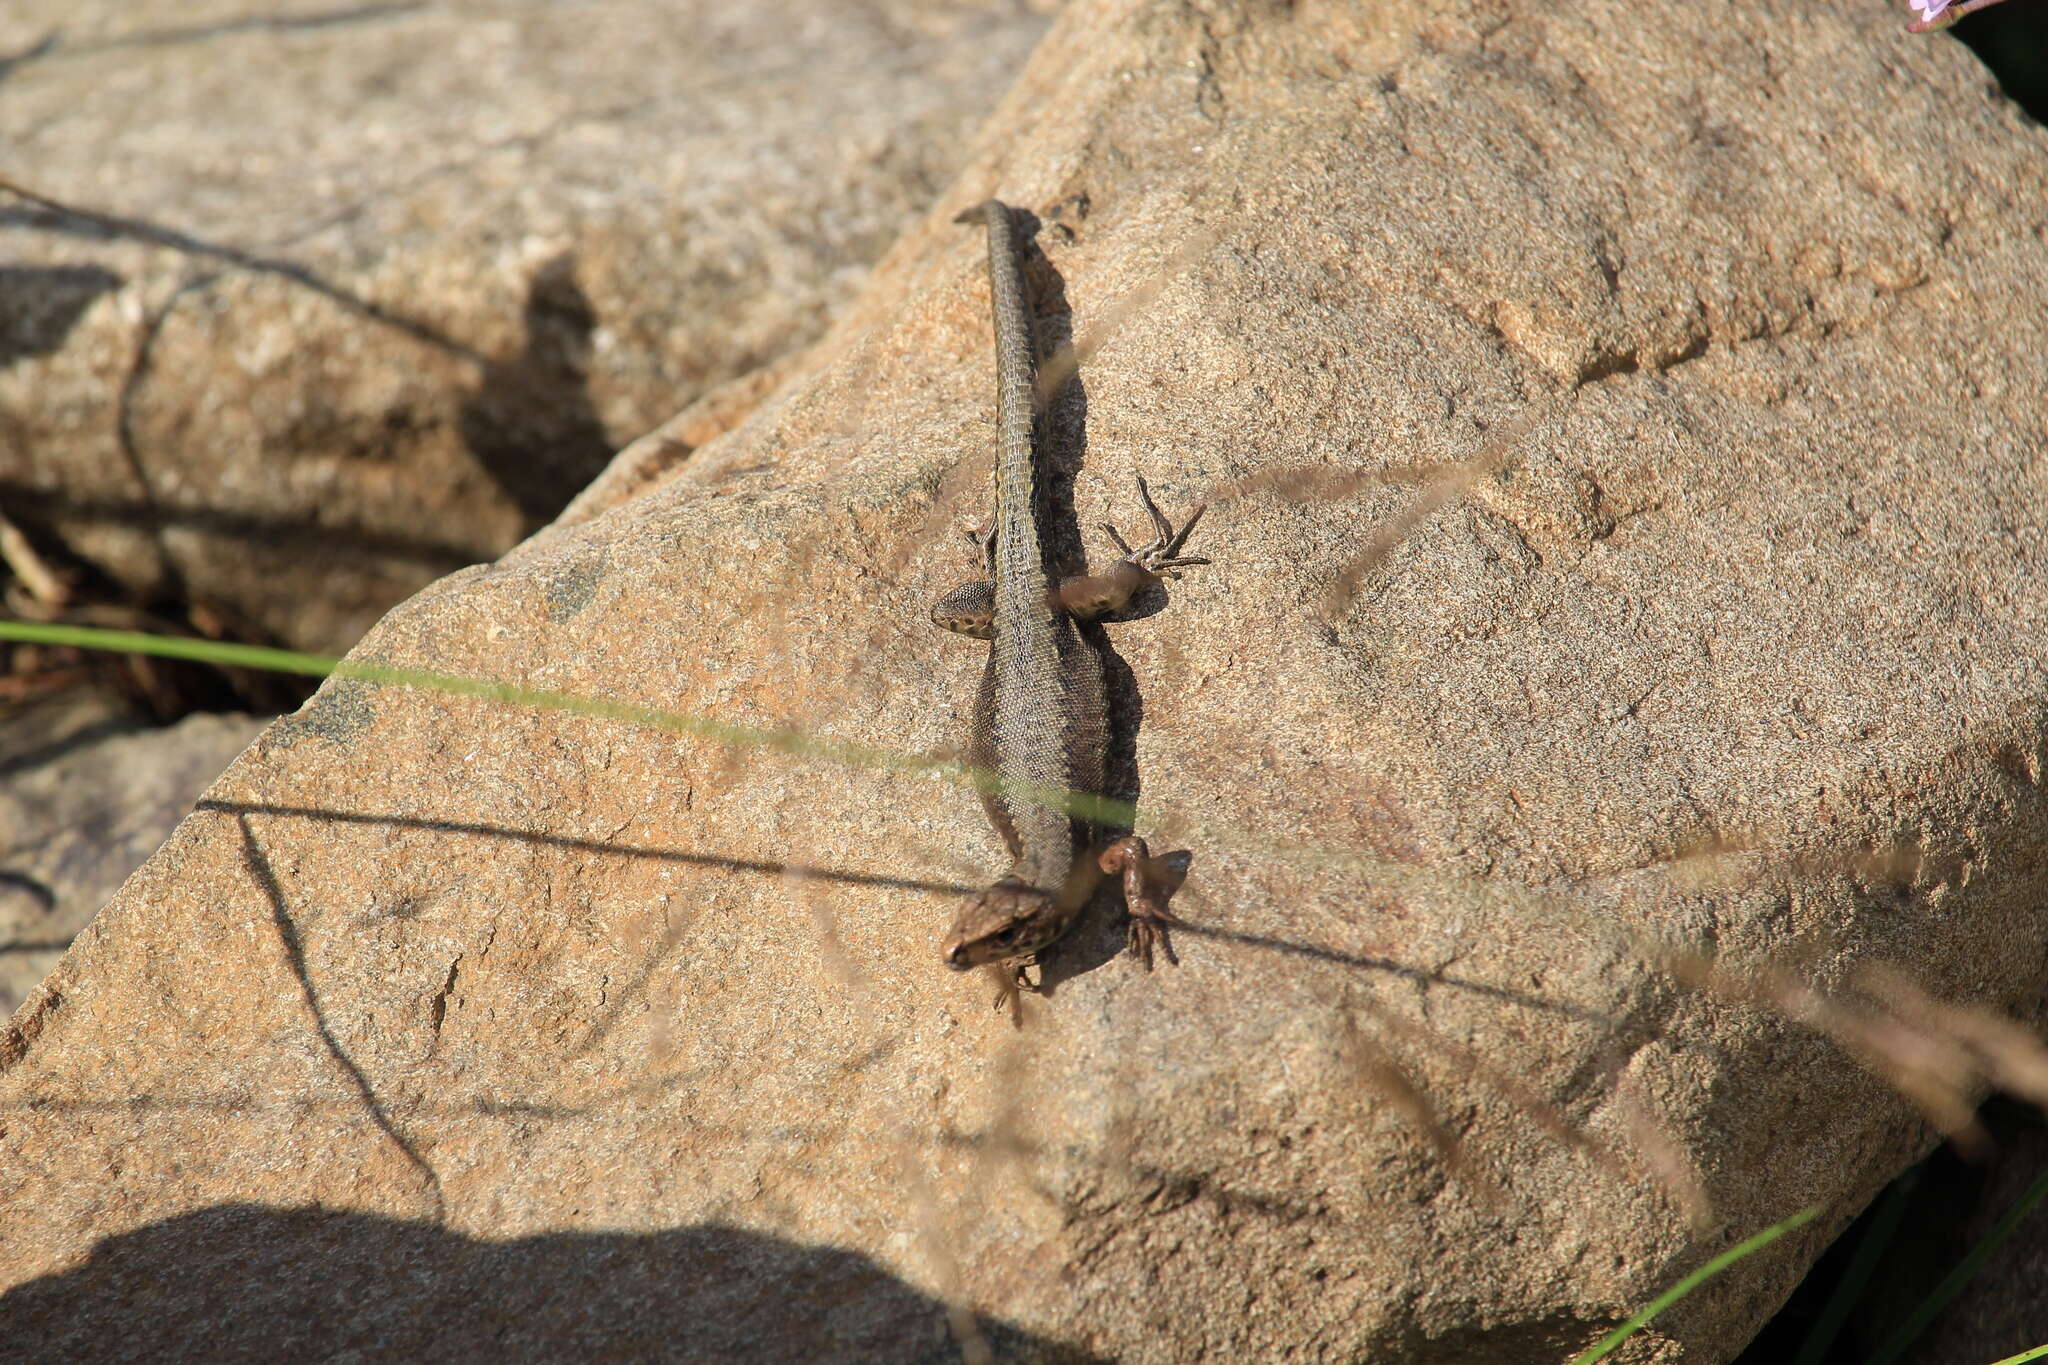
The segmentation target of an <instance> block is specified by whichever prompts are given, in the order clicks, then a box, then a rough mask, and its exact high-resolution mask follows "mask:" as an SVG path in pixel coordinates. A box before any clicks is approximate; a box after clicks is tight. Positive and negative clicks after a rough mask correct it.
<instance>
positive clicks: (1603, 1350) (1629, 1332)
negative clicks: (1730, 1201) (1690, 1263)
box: [1572, 1204, 1821, 1365]
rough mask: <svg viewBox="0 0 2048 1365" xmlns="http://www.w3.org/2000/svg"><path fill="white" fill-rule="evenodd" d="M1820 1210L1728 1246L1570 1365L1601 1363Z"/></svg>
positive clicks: (1816, 1207)
mask: <svg viewBox="0 0 2048 1365" xmlns="http://www.w3.org/2000/svg"><path fill="white" fill-rule="evenodd" d="M1820 1210H1821V1206H1820V1205H1818V1204H1809V1205H1807V1206H1806V1207H1805V1208H1803V1209H1801V1210H1799V1212H1797V1213H1795V1214H1793V1215H1792V1216H1791V1217H1790V1218H1787V1219H1786V1220H1785V1221H1784V1222H1782V1223H1773V1224H1771V1226H1769V1227H1767V1228H1765V1229H1764V1230H1763V1231H1762V1232H1759V1233H1758V1234H1756V1236H1754V1237H1751V1238H1749V1239H1748V1240H1747V1241H1743V1242H1738V1243H1737V1244H1736V1245H1734V1246H1732V1247H1729V1248H1728V1249H1727V1250H1726V1251H1724V1252H1722V1253H1721V1254H1720V1255H1719V1256H1716V1257H1715V1258H1714V1259H1713V1260H1711V1261H1708V1262H1707V1263H1706V1264H1705V1265H1703V1266H1701V1267H1700V1268H1699V1269H1698V1270H1695V1271H1693V1272H1692V1274H1690V1275H1688V1276H1686V1277H1685V1278H1684V1279H1682V1280H1680V1281H1679V1282H1678V1283H1677V1284H1674V1285H1672V1286H1671V1287H1670V1288H1669V1289H1667V1290H1665V1291H1664V1292H1663V1293H1661V1294H1659V1295H1658V1296H1657V1297H1656V1298H1654V1299H1651V1300H1650V1301H1649V1302H1648V1303H1647V1304H1644V1305H1643V1306H1642V1307H1641V1308H1639V1309H1637V1310H1636V1312H1635V1313H1634V1314H1633V1315H1632V1316H1630V1318H1629V1320H1628V1321H1627V1322H1624V1323H1623V1324H1621V1326H1619V1327H1617V1328H1615V1329H1614V1330H1613V1331H1612V1332H1609V1333H1608V1334H1607V1335H1606V1336H1604V1337H1602V1338H1600V1340H1599V1341H1598V1342H1596V1343H1595V1344H1594V1345H1593V1347H1592V1349H1590V1350H1588V1351H1587V1352H1586V1353H1585V1354H1584V1355H1582V1356H1580V1357H1579V1358H1578V1359H1576V1360H1574V1361H1573V1362H1572V1365H1593V1362H1594V1361H1596V1360H1604V1359H1605V1358H1606V1357H1607V1355H1608V1353H1609V1352H1611V1351H1613V1350H1614V1348H1615V1347H1617V1346H1619V1345H1621V1343H1623V1342H1624V1341H1627V1340H1628V1339H1629V1338H1630V1337H1632V1336H1634V1335H1635V1334H1636V1333H1637V1332H1639V1331H1641V1330H1642V1329H1643V1326H1644V1324H1646V1323H1647V1322H1649V1320H1650V1319H1651V1318H1654V1317H1656V1316H1657V1315H1658V1314H1659V1313H1661V1312H1663V1311H1664V1310H1665V1309H1667V1308H1669V1307H1670V1306H1671V1305H1672V1304H1674V1303H1677V1302H1678V1301H1679V1300H1680V1299H1682V1298H1684V1297H1685V1296H1686V1295H1687V1294H1690V1293H1692V1291H1693V1290H1695V1289H1698V1288H1699V1287H1700V1286H1701V1285H1703V1284H1705V1283H1706V1282H1707V1281H1708V1280H1711V1279H1713V1278H1714V1277H1715V1276H1716V1275H1718V1274H1720V1273H1721V1272H1722V1271H1724V1270H1726V1269H1727V1268H1728V1267H1729V1266H1731V1265H1734V1264H1735V1263H1736V1262H1737V1261H1739V1260H1741V1259H1742V1258H1743V1257H1745V1256H1749V1255H1753V1254H1754V1253H1756V1252H1759V1251H1762V1250H1763V1249H1764V1248H1765V1247H1767V1246H1769V1245H1770V1244H1771V1243H1773V1242H1775V1241H1777V1240H1778V1239H1779V1238H1780V1237H1783V1236H1784V1235H1785V1234H1786V1233H1788V1232H1791V1231H1792V1230H1793V1229H1794V1228H1802V1227H1805V1226H1806V1225H1807V1224H1808V1223H1811V1222H1812V1221H1813V1220H1814V1219H1816V1218H1818V1217H1820Z"/></svg>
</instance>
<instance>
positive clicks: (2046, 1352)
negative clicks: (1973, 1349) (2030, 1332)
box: [1991, 1346, 2048, 1365]
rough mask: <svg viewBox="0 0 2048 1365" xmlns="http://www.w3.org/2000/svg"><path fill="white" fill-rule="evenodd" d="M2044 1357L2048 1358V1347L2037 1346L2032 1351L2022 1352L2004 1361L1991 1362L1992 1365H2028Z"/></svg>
mask: <svg viewBox="0 0 2048 1365" xmlns="http://www.w3.org/2000/svg"><path fill="white" fill-rule="evenodd" d="M2043 1356H2048V1346H2036V1347H2035V1348H2034V1349H2033V1350H2031V1351H2021V1352H2020V1353H2019V1354H2018V1355H2016V1356H2007V1357H2006V1358H2005V1359H2004V1360H1994V1361H1992V1362H1991V1365H2027V1362H2028V1361H2030V1360H2039V1359H2041V1358H2042V1357H2043Z"/></svg>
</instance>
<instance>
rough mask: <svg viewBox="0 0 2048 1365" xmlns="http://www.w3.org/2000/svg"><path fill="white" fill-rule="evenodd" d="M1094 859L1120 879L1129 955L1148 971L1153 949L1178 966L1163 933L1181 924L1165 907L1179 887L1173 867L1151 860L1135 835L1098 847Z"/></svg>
mask: <svg viewBox="0 0 2048 1365" xmlns="http://www.w3.org/2000/svg"><path fill="white" fill-rule="evenodd" d="M1098 862H1099V863H1100V865H1101V867H1102V870H1103V871H1104V872H1107V873H1109V874H1110V875H1111V876H1118V875H1121V876H1122V878H1123V884H1124V908H1125V909H1126V910H1128V911H1129V912H1130V916H1131V928H1130V938H1129V946H1130V950H1131V952H1132V954H1133V955H1134V956H1136V957H1137V959H1138V960H1139V961H1140V962H1142V963H1144V964H1145V970H1146V971H1148V972H1149V971H1151V970H1152V953H1153V950H1154V949H1155V948H1156V949H1157V950H1158V951H1159V953H1160V955H1161V956H1163V957H1165V959H1166V961H1167V964H1168V965H1169V966H1173V967H1178V966H1179V965H1180V958H1179V957H1177V956H1175V955H1174V951H1173V940H1172V939H1171V938H1170V937H1168V935H1167V932H1166V931H1167V926H1169V925H1174V924H1179V923H1181V921H1180V920H1179V919H1178V918H1176V917H1175V916H1174V914H1173V912H1172V911H1170V910H1168V909H1167V908H1166V902H1167V900H1168V899H1169V898H1170V897H1171V896H1172V895H1173V893H1174V892H1175V891H1177V890H1179V889H1180V878H1179V876H1178V875H1177V874H1176V872H1175V870H1174V869H1173V868H1172V867H1170V866H1168V865H1167V864H1166V863H1164V862H1160V861H1157V860H1155V859H1154V858H1153V857H1152V853H1151V850H1150V849H1148V848H1146V846H1145V841H1144V840H1143V839H1140V838H1138V837H1137V836H1136V835H1131V836H1128V837H1126V838H1122V839H1119V840H1117V841H1116V842H1115V843H1113V844H1111V845H1110V846H1109V847H1108V848H1105V849H1104V850H1102V854H1101V857H1100V858H1099V859H1098Z"/></svg>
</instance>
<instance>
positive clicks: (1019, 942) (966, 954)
mask: <svg viewBox="0 0 2048 1365" xmlns="http://www.w3.org/2000/svg"><path fill="white" fill-rule="evenodd" d="M1063 927H1065V926H1064V925H1063V924H1062V923H1061V919H1060V916H1059V915H1057V914H1055V913H1054V900H1053V897H1052V896H1051V895H1050V894H1048V893H1046V892H1044V891H1040V890H1039V889H1038V888H1036V887H1033V886H1027V885H1025V884H1024V883H1023V882H1021V881H1018V880H1017V879H1016V878H1014V877H1005V878H1003V880H1001V881H999V882H997V883H996V884H995V885H994V886H991V887H990V888H989V889H988V890H986V891H980V892H977V893H975V894H974V895H973V896H970V897H969V898H968V900H967V903H966V904H965V905H963V906H961V907H960V913H959V914H958V915H957V916H955V917H954V920H953V928H952V929H951V931H950V932H948V933H947V935H946V946H945V949H944V953H945V958H946V965H947V966H948V967H951V968H952V969H953V970H954V971H956V972H964V971H966V970H967V969H968V968H970V967H979V966H981V965H982V964H983V963H987V962H1001V961H1002V960H1003V959H1004V958H1008V957H1029V956H1030V955H1031V954H1033V953H1035V952H1037V951H1038V950H1039V949H1040V948H1043V947H1045V946H1046V945H1047V944H1048V943H1051V942H1052V941H1053V940H1054V939H1056V938H1058V937H1059V936H1060V930H1061V929H1062V928H1063Z"/></svg>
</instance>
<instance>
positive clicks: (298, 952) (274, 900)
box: [235, 815, 447, 1222]
mask: <svg viewBox="0 0 2048 1365" xmlns="http://www.w3.org/2000/svg"><path fill="white" fill-rule="evenodd" d="M235 823H236V825H237V826H239V827H240V829H241V833H242V862H243V865H244V866H245V867H247V868H248V869H249V876H250V877H251V878H252V879H253V880H254V881H255V883H256V885H257V886H258V887H259V888H261V890H262V892H263V895H264V897H265V899H267V900H268V901H269V902H270V915H271V920H272V922H273V923H275V924H276V926H277V936H278V939H279V940H280V941H281V942H282V943H283V944H284V951H285V956H286V958H287V959H288V960H289V961H290V962H291V968H292V975H293V976H295V977H297V978H298V982H299V992H300V994H301V995H303V996H304V997H305V1001H306V1011H307V1013H309V1014H310V1015H311V1016H312V1018H313V1029H314V1032H316V1033H318V1034H319V1035H320V1041H321V1042H322V1043H324V1044H325V1045H326V1047H327V1051H328V1054H329V1055H330V1056H332V1057H333V1058H334V1060H335V1063H336V1064H337V1065H338V1066H340V1067H341V1069H342V1070H343V1071H344V1072H346V1073H347V1075H348V1078H349V1082H350V1084H351V1085H353V1086H354V1087H355V1090H356V1093H357V1095H359V1096H360V1097H361V1099H362V1102H363V1108H364V1109H365V1110H367V1111H368V1113H369V1115H370V1120H371V1122H373V1123H375V1124H376V1125H377V1127H378V1128H379V1129H381V1130H382V1131H383V1133H384V1136H385V1137H387V1138H389V1139H391V1143H392V1145H393V1146H395V1147H396V1148H398V1150H399V1151H400V1152H402V1153H404V1155H405V1159H406V1160H407V1161H409V1162H411V1163H412V1165H413V1167H414V1168H415V1169H416V1170H418V1171H419V1173H420V1174H421V1175H422V1176H423V1177H424V1178H425V1179H426V1182H427V1190H428V1193H429V1196H430V1198H431V1199H432V1202H433V1209H434V1221H435V1222H439V1221H441V1220H442V1219H443V1218H444V1217H445V1216H446V1214H447V1205H446V1203H445V1201H444V1200H443V1198H442V1193H441V1177H440V1174H439V1173H438V1172H436V1171H435V1170H434V1168H433V1167H432V1166H431V1165H429V1164H428V1163H427V1159H426V1158H425V1157H423V1156H421V1155H420V1152H419V1149H418V1148H417V1147H415V1146H413V1144H412V1140H411V1139H410V1138H408V1137H406V1135H405V1134H404V1133H402V1132H400V1131H399V1130H398V1126H397V1125H396V1124H394V1123H393V1122H392V1121H391V1115H390V1114H389V1113H387V1112H386V1111H385V1108H384V1102H383V1101H382V1100H380V1099H378V1098H377V1092H376V1090H375V1089H374V1088H372V1086H371V1085H370V1079H369V1077H367V1076H365V1075H364V1074H363V1072H362V1068H361V1067H359V1066H357V1065H356V1064H355V1060H354V1059H353V1058H351V1057H350V1056H349V1055H348V1052H347V1050H346V1049H344V1048H343V1047H342V1045H341V1041H340V1040H339V1039H337V1038H336V1037H335V1036H334V1030H333V1029H332V1028H330V1027H329V1026H328V1023H327V1014H326V1011H325V1010H324V1009H323V1008H322V1007H321V1004H320V991H319V989H318V988H317V987H316V986H314V984H313V975H312V972H311V971H310V970H308V968H307V966H306V949H305V945H304V944H303V943H302V942H301V941H300V939H299V930H298V926H297V925H296V924H294V923H293V922H292V916H291V909H290V907H289V906H288V905H287V904H286V903H285V897H284V888H283V887H281V886H280V885H278V881H277V874H276V873H275V872H273V871H272V870H271V866H270V860H269V859H268V858H266V857H264V856H263V849H262V846H261V845H260V844H258V843H257V842H256V831H254V830H253V829H251V828H249V820H248V817H247V816H245V815H238V816H236V817H235Z"/></svg>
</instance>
